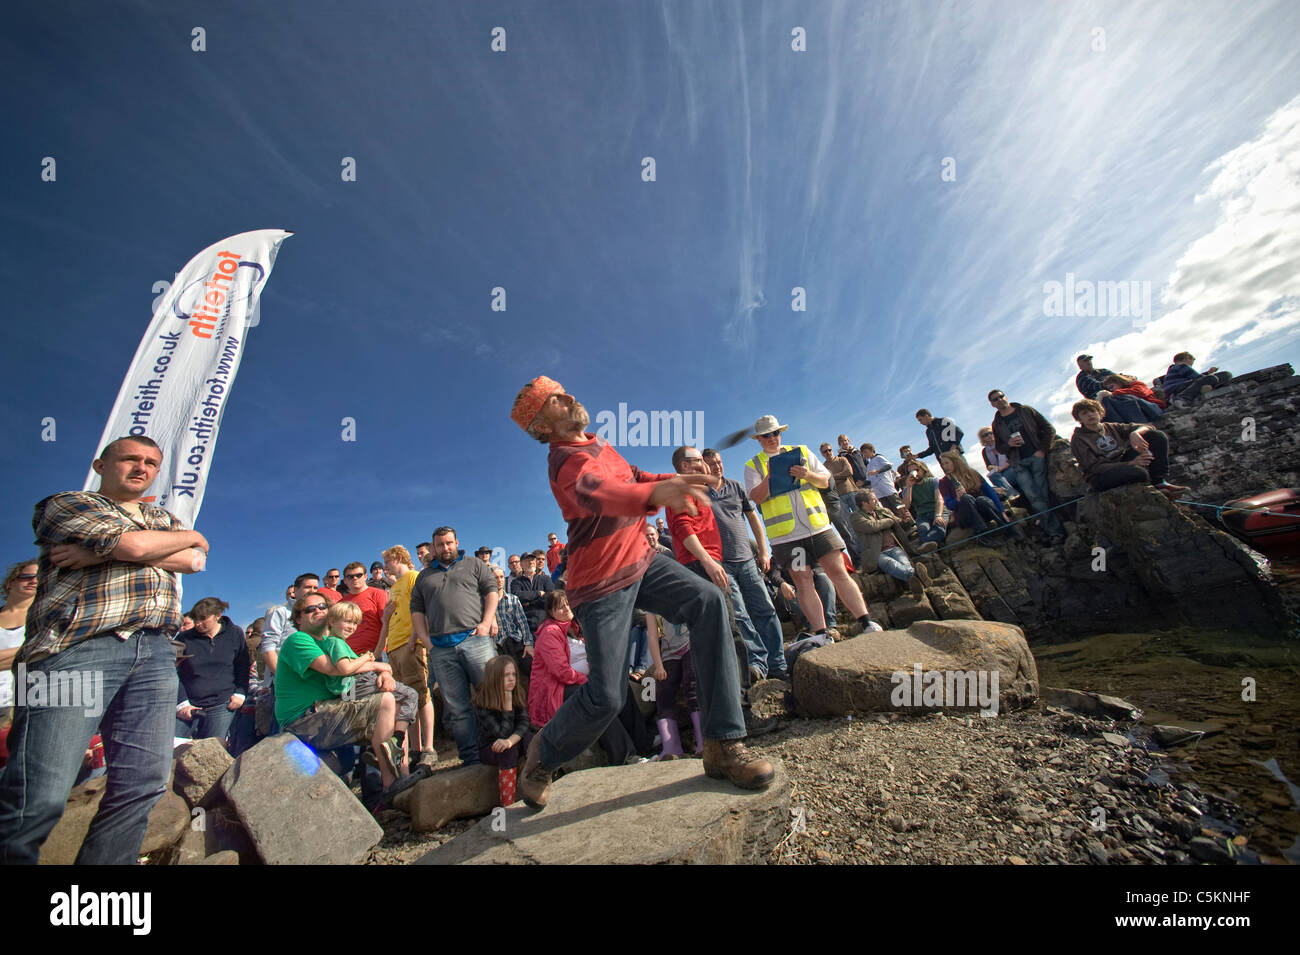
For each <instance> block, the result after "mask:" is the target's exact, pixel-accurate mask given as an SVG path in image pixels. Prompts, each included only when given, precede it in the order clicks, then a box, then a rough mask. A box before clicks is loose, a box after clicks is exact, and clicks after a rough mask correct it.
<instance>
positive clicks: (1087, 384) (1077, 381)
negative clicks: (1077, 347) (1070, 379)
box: [1074, 355, 1115, 398]
mask: <svg viewBox="0 0 1300 955" xmlns="http://www.w3.org/2000/svg"><path fill="white" fill-rule="evenodd" d="M1074 361H1075V364H1077V365H1078V366H1079V373H1078V374H1077V375H1075V376H1074V387H1076V388H1078V389H1079V394H1081V395H1083V396H1084V397H1085V398H1095V397H1097V392H1099V391H1101V388H1102V384H1101V383H1102V382H1103V381H1105V380H1106V376H1107V375H1113V374H1115V373H1114V372H1113V371H1111V370H1110V369H1109V368H1093V367H1092V356H1091V355H1080V356H1079V357H1078V358H1076V359H1075V360H1074Z"/></svg>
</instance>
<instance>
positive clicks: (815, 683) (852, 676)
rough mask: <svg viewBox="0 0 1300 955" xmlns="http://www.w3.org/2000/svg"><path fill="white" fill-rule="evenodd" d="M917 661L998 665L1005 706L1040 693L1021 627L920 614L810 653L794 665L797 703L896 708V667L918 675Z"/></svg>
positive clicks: (823, 710) (959, 666)
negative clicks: (902, 625) (904, 624)
mask: <svg viewBox="0 0 1300 955" xmlns="http://www.w3.org/2000/svg"><path fill="white" fill-rule="evenodd" d="M917 666H920V667H921V670H922V672H923V673H924V672H928V671H934V670H939V671H952V670H958V671H972V670H973V671H987V672H989V673H991V672H992V671H993V670H996V671H997V673H998V708H999V710H1012V709H1018V708H1020V707H1023V706H1027V705H1029V704H1030V703H1032V702H1033V701H1034V700H1035V699H1037V697H1038V687H1039V683H1038V667H1037V664H1035V662H1034V658H1033V655H1032V654H1031V653H1030V652H1029V644H1028V643H1027V642H1026V641H1025V636H1024V633H1023V632H1022V631H1021V629H1020V628H1019V627H1013V626H1010V625H1008V624H1003V623H994V622H992V621H989V620H922V621H919V622H917V623H914V624H912V626H910V627H909V628H908V629H907V630H886V631H884V632H882V633H872V634H864V635H863V636H861V637H857V638H855V639H853V640H845V641H843V642H842V643H837V644H832V645H831V646H827V647H821V648H819V649H817V650H812V651H810V652H808V653H805V654H804V655H803V656H801V657H800V658H799V660H798V662H797V663H796V664H795V674H794V688H795V689H794V693H795V702H796V705H797V707H798V709H799V711H800V712H801V713H803V714H804V715H805V716H811V717H827V716H846V715H849V714H852V713H870V712H888V711H891V710H892V711H897V710H899V709H900V707H899V706H896V705H895V704H894V690H895V688H896V687H898V686H900V685H901V684H899V683H898V682H897V681H895V680H894V679H893V674H894V673H896V672H898V671H902V672H903V673H905V674H912V673H914V668H915V667H917ZM901 708H903V709H921V707H920V706H916V705H915V704H911V705H908V706H904V707H901ZM963 708H965V709H977V708H978V705H977V704H976V705H970V704H969V703H968V704H967V705H966V706H965V707H963Z"/></svg>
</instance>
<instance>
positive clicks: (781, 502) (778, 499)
mask: <svg viewBox="0 0 1300 955" xmlns="http://www.w3.org/2000/svg"><path fill="white" fill-rule="evenodd" d="M787 427H788V425H783V424H781V423H780V422H778V421H777V420H776V417H775V416H774V415H763V416H762V417H761V418H759V419H758V420H757V421H756V422H755V423H754V434H753V435H752V437H754V438H755V439H756V440H757V441H758V443H759V445H760V446H761V447H762V450H761V451H760V452H759V453H758V454H756V455H754V457H752V458H750V459H749V460H748V461H747V462H745V490H746V491H747V492H748V494H749V498H750V500H752V501H753V502H754V503H755V504H757V505H759V509H760V510H761V511H762V513H763V526H764V527H765V528H766V530H767V535H768V541H769V543H770V544H771V547H772V561H773V563H776V564H778V565H780V566H782V567H784V568H786V569H787V570H788V571H789V572H790V576H791V577H792V578H793V579H794V587H795V593H796V594H797V595H798V600H799V609H800V610H802V611H803V615H804V617H805V618H806V619H808V620H809V621H813V622H814V625H815V622H816V621H820V620H823V619H824V608H823V605H822V600H821V597H819V596H818V595H817V588H816V585H815V583H814V581H813V572H812V568H813V564H814V563H815V564H818V565H820V566H821V568H822V570H823V571H825V573H826V576H827V577H829V578H830V581H831V584H832V585H833V586H834V587H835V593H836V594H837V595H838V596H839V598H840V600H841V601H843V603H844V606H846V607H847V608H848V609H849V612H850V613H852V614H853V616H854V617H856V618H857V619H858V622H859V623H860V624H861V625H862V629H863V630H879V629H881V628H880V625H879V624H877V623H875V622H873V621H872V619H871V617H870V615H869V614H868V612H867V602H866V601H865V600H864V599H863V597H862V591H861V590H859V589H858V585H857V584H856V583H854V582H853V579H852V578H851V577H850V576H849V573H848V570H847V569H846V568H845V566H844V556H843V554H844V542H843V541H842V540H841V539H840V535H839V534H838V533H836V531H835V528H834V527H832V526H831V521H830V517H829V516H828V515H827V514H826V508H825V505H824V504H823V503H822V499H821V494H820V491H822V490H824V489H825V488H826V487H827V486H828V485H829V484H830V481H831V475H830V472H829V471H827V470H826V468H824V467H822V465H821V464H819V463H818V462H817V460H816V459H815V457H814V456H813V454H812V453H811V452H810V451H809V450H808V447H807V446H806V445H802V444H799V445H793V446H791V445H783V444H782V443H781V432H783V431H785V430H786V428H787ZM792 450H798V451H799V452H800V454H801V460H802V463H801V464H796V465H792V466H791V467H789V469H788V470H789V474H788V476H787V475H778V476H777V478H778V480H782V479H785V478H786V477H788V478H792V479H793V480H794V488H793V489H792V490H789V491H784V492H782V491H778V492H777V493H776V494H773V493H772V490H771V487H772V479H773V475H772V474H771V473H770V471H769V465H768V462H769V460H770V459H772V458H774V457H776V456H778V455H780V454H782V453H783V452H788V451H792ZM819 632H823V633H824V632H825V628H823V629H822V630H821V631H819Z"/></svg>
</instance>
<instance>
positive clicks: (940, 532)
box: [916, 521, 948, 544]
mask: <svg viewBox="0 0 1300 955" xmlns="http://www.w3.org/2000/svg"><path fill="white" fill-rule="evenodd" d="M947 536H948V530H947V528H944V527H940V526H939V525H938V524H931V523H930V522H928V521H917V522H916V542H917V544H928V543H930V541H934V542H935V543H936V544H942V543H943V539H944V538H945V537H947Z"/></svg>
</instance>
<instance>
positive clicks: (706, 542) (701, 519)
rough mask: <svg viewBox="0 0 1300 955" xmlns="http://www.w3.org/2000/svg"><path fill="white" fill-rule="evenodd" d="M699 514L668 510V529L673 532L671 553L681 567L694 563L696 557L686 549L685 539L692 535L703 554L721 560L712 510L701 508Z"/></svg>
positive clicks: (720, 538)
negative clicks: (674, 555)
mask: <svg viewBox="0 0 1300 955" xmlns="http://www.w3.org/2000/svg"><path fill="white" fill-rule="evenodd" d="M699 510H700V513H698V514H695V515H691V514H688V513H687V512H686V511H674V510H673V509H672V508H671V507H670V508H668V529H669V530H671V531H672V532H673V553H674V554H676V556H677V562H678V563H680V564H683V565H689V564H693V563H695V560H696V557H695V555H694V554H692V553H691V552H690V551H689V550H687V549H686V538H688V537H690V536H691V535H692V534H694V535H695V537H696V538H698V540H699V542H700V546H701V547H703V548H704V553H706V554H708V555H709V556H710V557H712V558H713V559H714V560H718V561H720V560H722V535H720V534H719V533H718V521H717V519H716V518H715V517H714V516H713V508H711V507H701V508H700V509H699Z"/></svg>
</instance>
